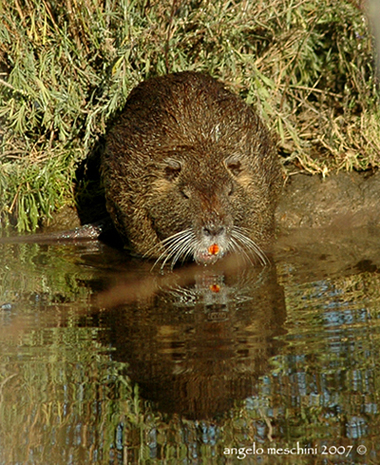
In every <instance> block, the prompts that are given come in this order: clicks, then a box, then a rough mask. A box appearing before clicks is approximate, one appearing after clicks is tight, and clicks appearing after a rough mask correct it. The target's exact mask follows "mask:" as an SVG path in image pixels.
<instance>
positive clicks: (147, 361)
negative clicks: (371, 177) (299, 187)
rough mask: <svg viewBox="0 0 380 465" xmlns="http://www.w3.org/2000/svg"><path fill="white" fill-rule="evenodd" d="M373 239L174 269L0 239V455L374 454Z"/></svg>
mask: <svg viewBox="0 0 380 465" xmlns="http://www.w3.org/2000/svg"><path fill="white" fill-rule="evenodd" d="M379 239H380V236H379V235H377V234H375V233H374V232H371V231H368V230H359V231H351V232H349V231H348V232H347V231H346V232H344V233H343V232H337V231H335V232H334V231H333V232H329V233H328V232H321V231H312V232H310V233H301V232H297V233H296V232H293V233H290V232H289V233H288V234H287V235H285V236H284V237H282V238H281V239H280V241H279V244H278V247H277V252H276V254H275V262H276V265H275V266H273V267H271V268H264V269H254V268H252V267H250V268H248V269H247V268H245V269H244V268H241V267H232V268H231V267H229V266H227V268H226V269H224V268H223V266H221V267H219V268H204V267H193V266H190V267H185V268H182V269H180V270H178V271H176V272H175V273H173V274H169V275H168V274H165V275H161V274H160V273H157V272H156V273H155V272H153V273H151V272H150V266H151V265H150V264H147V263H141V262H138V261H128V260H127V258H126V256H125V255H123V253H122V252H119V251H115V250H112V249H110V248H107V247H106V246H104V245H102V244H99V243H96V242H95V243H88V244H86V243H82V244H76V245H75V244H72V245H38V244H13V245H11V244H6V245H5V244H3V245H0V275H1V280H0V464H33V465H34V464H36V465H43V464H49V465H50V464H54V465H58V464H65V465H66V464H92V463H95V464H184V465H186V464H224V463H226V464H233V463H253V464H256V463H257V464H283V463H285V464H326V465H327V464H335V463H337V464H352V465H353V464H378V463H380V450H379V449H380V424H379V423H380V421H379V408H380V404H379V402H380V399H379V396H380V367H379V363H380V362H379V352H380V320H379V314H380V312H379V310H380V274H379V268H378V267H379V266H380V252H379V251H378V244H379V243H380V241H379Z"/></svg>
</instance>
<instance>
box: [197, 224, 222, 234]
mask: <svg viewBox="0 0 380 465" xmlns="http://www.w3.org/2000/svg"><path fill="white" fill-rule="evenodd" d="M202 231H203V234H204V235H205V236H219V235H221V234H223V233H224V226H220V225H214V224H209V225H208V226H203V228H202Z"/></svg>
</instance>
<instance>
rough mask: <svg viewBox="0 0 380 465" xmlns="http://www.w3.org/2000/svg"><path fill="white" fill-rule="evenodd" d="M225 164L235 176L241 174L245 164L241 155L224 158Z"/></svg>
mask: <svg viewBox="0 0 380 465" xmlns="http://www.w3.org/2000/svg"><path fill="white" fill-rule="evenodd" d="M224 164H225V166H226V168H227V169H228V170H229V171H231V173H232V174H233V175H234V176H239V174H240V173H241V172H242V171H243V164H242V162H241V159H240V157H239V155H231V156H229V157H228V158H226V159H225V160H224Z"/></svg>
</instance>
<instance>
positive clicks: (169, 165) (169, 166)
mask: <svg viewBox="0 0 380 465" xmlns="http://www.w3.org/2000/svg"><path fill="white" fill-rule="evenodd" d="M165 165H166V166H165V177H166V179H168V180H169V181H173V179H175V178H176V177H178V175H179V173H180V172H181V169H182V165H181V163H180V162H179V161H178V160H174V159H173V158H167V159H166V160H165Z"/></svg>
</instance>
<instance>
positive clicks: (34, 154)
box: [0, 0, 380, 231]
mask: <svg viewBox="0 0 380 465" xmlns="http://www.w3.org/2000/svg"><path fill="white" fill-rule="evenodd" d="M69 6H70V8H68V4H56V3H49V2H42V1H41V0H31V1H30V2H28V3H27V4H25V6H24V8H23V9H21V8H20V7H19V4H18V2H17V1H16V0H10V1H9V2H6V3H4V5H2V10H1V13H2V15H1V21H0V221H1V223H0V225H1V227H2V228H6V227H7V226H8V225H14V226H16V228H17V229H18V230H19V231H28V230H35V229H36V228H37V227H38V226H40V225H42V224H44V223H46V221H47V220H49V219H51V218H52V217H53V216H54V215H55V214H56V212H57V211H58V210H59V209H60V208H62V207H63V206H65V208H67V207H71V208H74V207H75V205H76V202H77V199H76V197H75V194H76V193H75V188H74V186H75V185H76V184H77V183H78V182H81V179H78V166H79V165H80V164H81V163H83V161H84V160H86V159H87V158H88V157H89V156H90V155H91V153H92V152H93V151H94V149H95V148H96V146H97V144H98V143H99V139H100V138H101V137H102V135H104V133H105V132H106V130H107V124H108V122H109V121H110V120H111V119H112V118H113V117H114V115H115V114H117V112H118V111H119V109H120V108H121V107H122V106H123V104H124V102H125V100H126V98H127V96H128V94H129V93H130V91H131V89H132V88H133V87H135V86H136V85H137V83H138V82H140V81H142V80H144V79H146V78H147V77H150V76H153V75H157V74H165V73H170V72H176V71H182V70H194V71H202V72H207V73H210V74H211V75H213V76H214V77H216V78H218V79H220V80H222V81H224V82H225V83H226V85H227V86H228V87H229V88H230V89H231V90H232V91H234V92H236V93H238V94H240V95H241V97H242V98H243V99H245V100H246V101H247V102H248V103H249V104H251V105H253V106H255V107H256V109H257V111H258V112H259V113H260V114H261V115H262V117H263V119H264V120H265V121H266V123H267V124H268V126H269V127H270V128H271V130H272V133H273V135H274V137H275V138H276V139H277V140H278V151H279V156H280V159H281V162H282V165H283V169H284V174H285V176H288V175H292V174H294V173H295V172H303V173H308V174H323V176H327V177H328V176H329V175H330V174H331V173H333V172H335V171H337V170H338V171H352V170H357V171H360V170H364V171H367V170H372V169H376V168H378V167H379V165H380V158H379V153H380V117H379V109H378V108H379V106H378V95H377V90H376V79H375V77H374V72H373V68H374V59H373V51H372V35H371V33H370V30H369V26H368V21H367V16H366V11H365V8H364V7H363V5H362V2H359V1H358V2H356V1H355V0H350V1H349V0H339V1H335V0H315V1H300V2H293V1H291V0H273V1H271V2H270V3H267V2H258V3H257V2H237V3H235V2H229V1H227V0H217V1H214V2H191V3H189V2H173V1H169V0H164V1H162V2H147V3H146V4H144V3H142V2H129V1H128V0H120V1H119V2H116V3H106V4H104V3H103V2H101V1H100V0H90V1H88V2H85V3H74V4H71V3H70V5H69ZM291 177H292V176H291ZM89 203H90V204H91V203H93V202H91V200H89Z"/></svg>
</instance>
